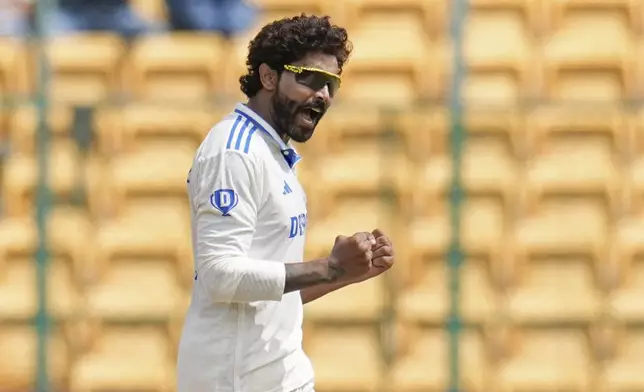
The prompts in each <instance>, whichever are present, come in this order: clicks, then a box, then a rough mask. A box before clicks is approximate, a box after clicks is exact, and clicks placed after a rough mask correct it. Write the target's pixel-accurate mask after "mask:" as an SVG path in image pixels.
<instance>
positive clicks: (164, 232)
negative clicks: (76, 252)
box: [91, 198, 192, 271]
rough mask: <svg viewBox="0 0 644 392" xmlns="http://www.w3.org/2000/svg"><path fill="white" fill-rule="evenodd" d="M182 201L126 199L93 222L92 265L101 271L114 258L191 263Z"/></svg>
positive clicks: (185, 212) (188, 235)
mask: <svg viewBox="0 0 644 392" xmlns="http://www.w3.org/2000/svg"><path fill="white" fill-rule="evenodd" d="M187 208H188V206H187V203H185V201H184V200H183V199H179V200H172V199H170V200H164V199H163V198H160V199H158V200H155V199H146V198H142V199H138V200H130V201H128V202H127V203H124V204H123V205H121V206H119V208H118V210H117V211H116V214H114V215H110V216H106V217H104V218H102V219H100V220H98V221H97V223H96V226H95V227H96V245H95V248H94V249H93V255H92V256H91V258H92V261H93V263H95V264H94V266H95V267H96V268H98V269H99V271H100V270H105V269H106V266H109V265H110V264H109V263H111V261H112V260H113V259H114V258H120V257H142V256H146V257H162V258H166V257H167V258H172V259H174V260H176V261H177V262H186V263H189V262H190V260H192V252H191V249H190V244H191V242H190V220H189V215H188V211H187Z"/></svg>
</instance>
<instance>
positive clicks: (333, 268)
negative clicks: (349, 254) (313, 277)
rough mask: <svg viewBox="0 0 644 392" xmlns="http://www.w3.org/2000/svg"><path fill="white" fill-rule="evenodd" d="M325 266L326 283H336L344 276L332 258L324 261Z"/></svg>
mask: <svg viewBox="0 0 644 392" xmlns="http://www.w3.org/2000/svg"><path fill="white" fill-rule="evenodd" d="M325 265H326V276H325V278H326V280H327V283H336V282H338V281H339V280H340V279H341V278H342V276H343V275H344V270H343V269H342V268H340V266H339V265H338V262H337V261H336V260H335V259H333V258H332V257H329V258H327V259H326V260H325Z"/></svg>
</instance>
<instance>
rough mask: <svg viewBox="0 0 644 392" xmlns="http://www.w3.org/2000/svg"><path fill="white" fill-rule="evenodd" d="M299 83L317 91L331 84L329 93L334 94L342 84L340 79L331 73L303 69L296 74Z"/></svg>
mask: <svg viewBox="0 0 644 392" xmlns="http://www.w3.org/2000/svg"><path fill="white" fill-rule="evenodd" d="M295 78H296V80H297V81H298V83H301V84H303V85H305V86H307V87H309V88H311V89H313V90H315V91H318V90H321V89H323V88H324V86H326V85H328V86H329V94H330V95H331V96H333V95H334V94H335V92H336V91H337V90H338V87H339V86H340V81H339V80H338V79H336V78H334V77H332V76H330V75H326V74H323V73H322V72H313V71H303V72H301V73H299V74H296V76H295Z"/></svg>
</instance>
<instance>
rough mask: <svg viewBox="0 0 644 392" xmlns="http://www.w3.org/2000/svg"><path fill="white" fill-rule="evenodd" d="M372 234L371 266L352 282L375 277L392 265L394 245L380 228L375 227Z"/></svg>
mask: <svg viewBox="0 0 644 392" xmlns="http://www.w3.org/2000/svg"><path fill="white" fill-rule="evenodd" d="M372 234H373V236H374V238H375V243H374V245H373V246H372V247H371V265H372V267H371V268H370V269H369V271H367V272H366V273H365V274H363V275H362V276H359V277H358V278H356V279H354V280H353V281H352V283H357V282H362V281H365V280H367V279H371V278H375V277H376V276H378V275H380V274H382V273H383V272H385V271H387V270H389V269H390V268H391V267H393V265H394V262H395V254H396V252H395V251H394V246H393V244H392V243H391V240H390V239H389V237H388V236H387V235H386V234H385V233H383V232H382V230H380V229H375V230H374V231H373V232H372Z"/></svg>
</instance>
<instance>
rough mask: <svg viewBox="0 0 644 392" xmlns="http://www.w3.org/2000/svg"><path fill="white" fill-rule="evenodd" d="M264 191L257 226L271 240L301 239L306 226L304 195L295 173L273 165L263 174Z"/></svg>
mask: <svg viewBox="0 0 644 392" xmlns="http://www.w3.org/2000/svg"><path fill="white" fill-rule="evenodd" d="M264 187H265V188H264V191H265V193H264V194H265V202H264V205H263V207H262V209H261V211H260V214H259V216H258V218H259V219H258V220H259V222H260V225H261V226H263V227H264V228H265V229H266V232H267V233H269V235H270V236H271V237H274V238H280V237H281V238H283V239H284V240H286V241H294V240H296V239H303V237H304V236H305V233H306V226H307V210H306V194H305V192H304V189H303V188H302V186H301V185H300V182H299V180H298V178H297V175H296V173H295V172H294V171H292V170H290V169H288V168H286V169H285V168H283V167H281V166H278V165H274V166H272V167H270V168H269V170H268V173H266V182H265V184H264Z"/></svg>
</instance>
